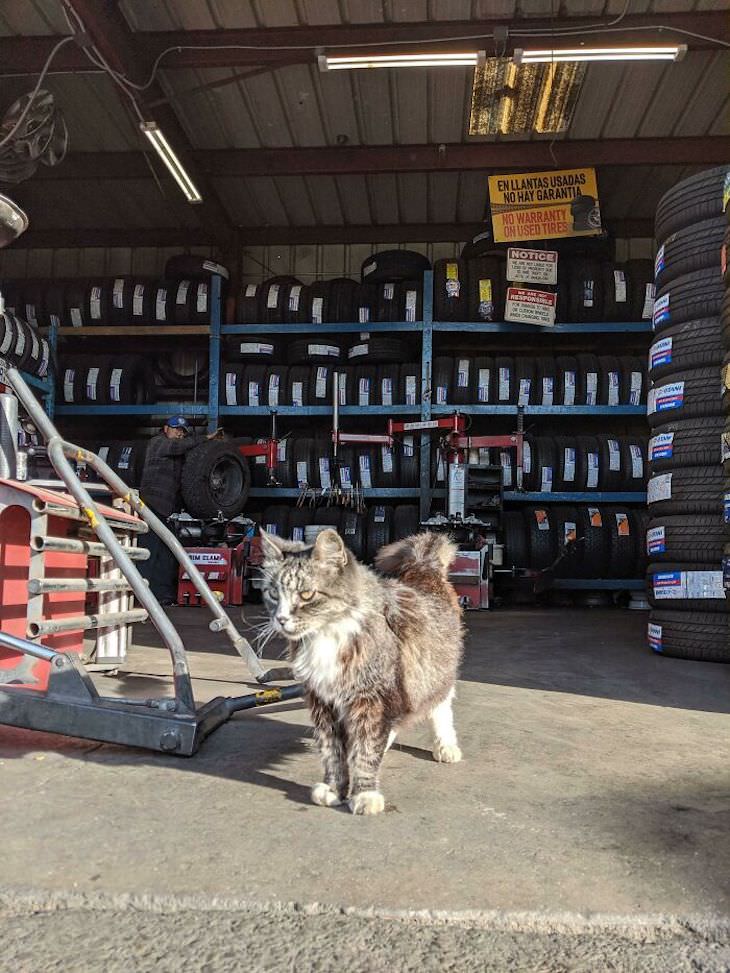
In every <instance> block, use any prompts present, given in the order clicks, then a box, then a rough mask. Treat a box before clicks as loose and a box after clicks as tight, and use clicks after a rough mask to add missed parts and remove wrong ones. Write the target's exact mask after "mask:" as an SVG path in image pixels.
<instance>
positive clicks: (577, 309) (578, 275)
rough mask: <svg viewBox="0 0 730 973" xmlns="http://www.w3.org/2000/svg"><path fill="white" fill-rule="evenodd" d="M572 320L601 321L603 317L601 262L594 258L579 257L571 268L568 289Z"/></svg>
mask: <svg viewBox="0 0 730 973" xmlns="http://www.w3.org/2000/svg"><path fill="white" fill-rule="evenodd" d="M568 314H569V320H570V321H581V322H583V321H600V320H601V318H602V317H603V279H602V272H601V264H600V263H599V261H598V260H594V259H592V258H585V257H584V258H578V259H576V260H574V261H573V264H572V266H571V268H570V287H569V290H568Z"/></svg>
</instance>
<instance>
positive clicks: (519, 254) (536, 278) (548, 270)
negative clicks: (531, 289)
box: [507, 247, 558, 284]
mask: <svg viewBox="0 0 730 973" xmlns="http://www.w3.org/2000/svg"><path fill="white" fill-rule="evenodd" d="M507 280H519V281H520V282H521V283H523V284H557V282H558V251H557V250H523V249H522V248H521V247H510V248H509V249H508V250H507Z"/></svg>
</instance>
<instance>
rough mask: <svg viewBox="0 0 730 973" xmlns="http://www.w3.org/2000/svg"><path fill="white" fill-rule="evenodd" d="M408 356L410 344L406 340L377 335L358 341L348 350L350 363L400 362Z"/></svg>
mask: <svg viewBox="0 0 730 973" xmlns="http://www.w3.org/2000/svg"><path fill="white" fill-rule="evenodd" d="M408 357H409V356H408V346H407V344H406V343H405V341H401V340H400V339H399V338H382V337H379V336H377V335H376V336H371V337H369V338H367V339H366V340H364V341H358V342H357V343H356V344H354V345H352V346H351V347H350V348H349V349H348V352H347V361H348V362H349V364H350V365H360V364H365V363H367V364H391V363H393V364H400V363H401V362H402V361H404V360H406V359H407V358H408Z"/></svg>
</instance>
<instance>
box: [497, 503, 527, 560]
mask: <svg viewBox="0 0 730 973" xmlns="http://www.w3.org/2000/svg"><path fill="white" fill-rule="evenodd" d="M502 534H503V537H504V566H505V567H506V568H527V567H529V564H530V551H529V547H528V544H527V524H526V522H525V518H524V516H523V513H522V511H521V510H505V511H504V513H503V514H502Z"/></svg>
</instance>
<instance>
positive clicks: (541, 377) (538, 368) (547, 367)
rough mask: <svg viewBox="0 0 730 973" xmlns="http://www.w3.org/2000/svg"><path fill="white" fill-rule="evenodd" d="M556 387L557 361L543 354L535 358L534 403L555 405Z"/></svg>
mask: <svg viewBox="0 0 730 973" xmlns="http://www.w3.org/2000/svg"><path fill="white" fill-rule="evenodd" d="M557 388H558V363H557V361H556V360H555V358H552V357H547V356H546V355H543V356H542V357H540V358H537V359H535V388H534V392H533V395H532V401H533V402H534V403H535V404H536V405H544V406H551V405H555V404H556V396H557Z"/></svg>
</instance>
